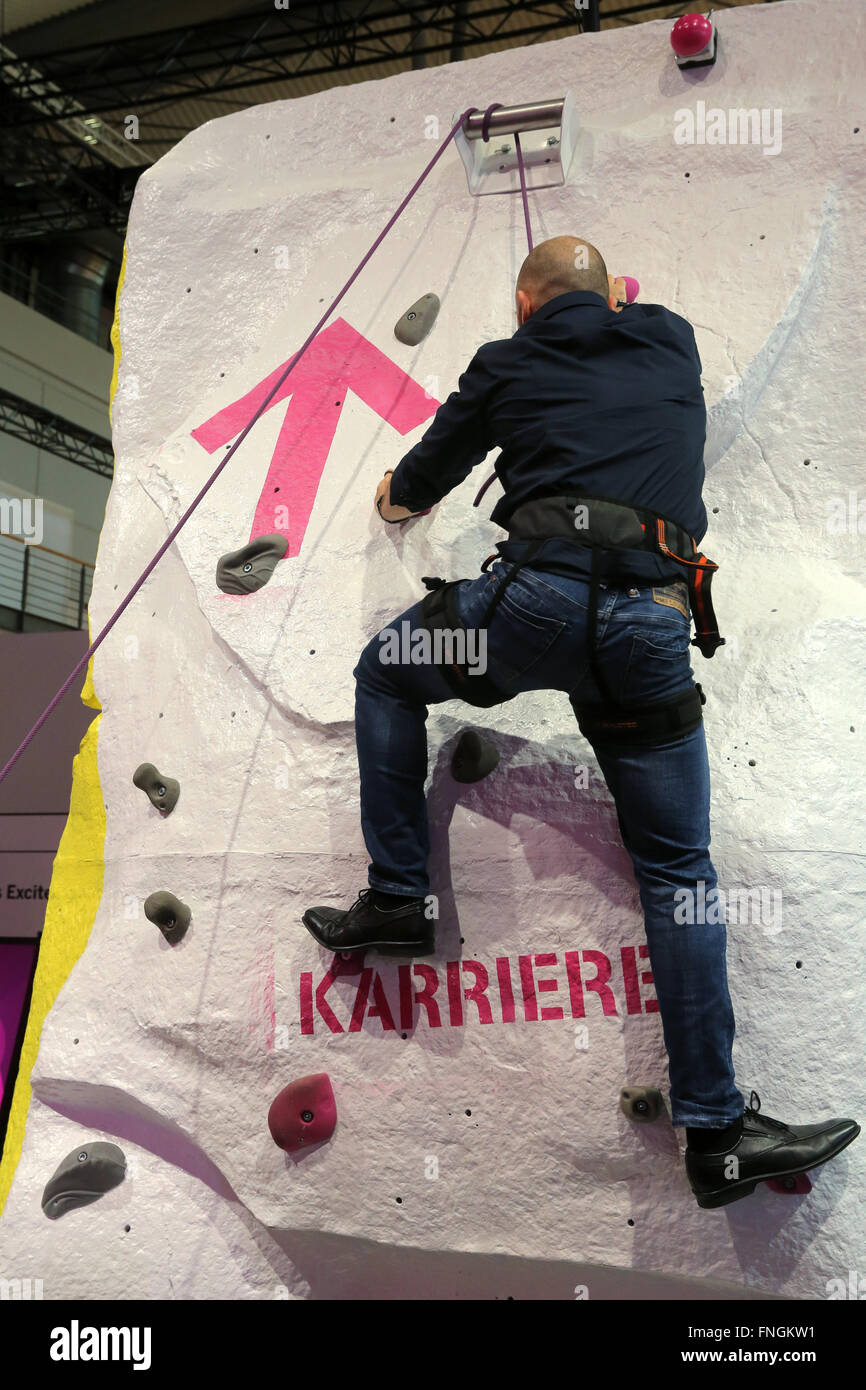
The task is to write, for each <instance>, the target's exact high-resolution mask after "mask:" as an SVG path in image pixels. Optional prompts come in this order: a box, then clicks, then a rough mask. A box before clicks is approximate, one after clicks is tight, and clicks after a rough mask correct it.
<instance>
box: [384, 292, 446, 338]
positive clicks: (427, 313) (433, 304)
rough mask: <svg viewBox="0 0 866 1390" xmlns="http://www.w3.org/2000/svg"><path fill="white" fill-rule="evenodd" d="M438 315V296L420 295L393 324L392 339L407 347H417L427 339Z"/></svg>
mask: <svg viewBox="0 0 866 1390" xmlns="http://www.w3.org/2000/svg"><path fill="white" fill-rule="evenodd" d="M438 313H439V296H438V294H422V296H421V298H420V299H416V300H415V303H414V304H410V305H409V308H408V309H407V310H406V312H405V314H403V315H402V316H401V317H400V318H399V319H398V320H397V322H396V323H395V324H394V337H395V338H397V339H398V341H399V342H401V343H406V344H408V346H409V347H417V346H418V344H419V343H423V341H424V339H425V338H426V337H427V334H428V333H429V332H430V329H431V328H432V327H433V325H434V323H435V322H436V316H437V314H438Z"/></svg>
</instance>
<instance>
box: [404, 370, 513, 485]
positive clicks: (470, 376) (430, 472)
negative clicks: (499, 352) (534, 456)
mask: <svg viewBox="0 0 866 1390" xmlns="http://www.w3.org/2000/svg"><path fill="white" fill-rule="evenodd" d="M491 346H492V344H489V343H485V344H484V346H483V347H481V348H479V350H478V352H477V353H476V354H475V356H474V357H473V359H472V361H471V362H470V363H469V366H468V367H467V368H466V371H465V372H464V373H463V374H462V376H461V377H460V379H459V381H458V383H457V390H456V391H452V392H451V395H450V396H449V397H448V399H447V400H446V401H444V402H443V403H442V405H440V407H439V409H438V410H437V411H436V414H435V415H434V416H433V422H432V424H431V425H430V426H429V428H428V429H427V430H426V431H425V433H424V434H423V436H422V437H421V439H420V440H419V441H418V443H417V444H416V445H415V446H414V448H412V449H410V450H409V452H408V454H404V456H403V458H402V459H401V460H400V462H399V463H398V465H397V467H396V468H395V469H394V472H393V474H392V476H391V491H390V498H391V502H392V503H393V504H394V506H397V507H409V508H410V509H411V510H412V511H414V512H417V511H422V510H423V509H424V508H425V507H432V506H434V505H435V503H436V502H440V501H441V500H442V498H443V497H444V496H445V495H446V493H449V492H450V491H451V490H452V488H455V487H457V485H458V483H462V482H463V479H464V478H466V477H468V476H469V474H470V473H471V472H472V469H473V468H474V467H475V465H476V464H477V463H480V462H481V460H482V459H483V458H485V457H486V456H487V454H489V452H490V450H491V449H492V448H494V447H495V446H494V440H493V439H492V437H491V432H490V423H489V416H488V408H489V405H490V398H491V395H492V392H493V389H494V387H495V386H496V380H497V379H496V375H495V373H494V371H493V370H492V365H491V362H490V359H489V354H488V352H487V349H488V348H490V347H491Z"/></svg>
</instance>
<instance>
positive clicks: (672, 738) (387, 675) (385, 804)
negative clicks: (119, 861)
mask: <svg viewBox="0 0 866 1390" xmlns="http://www.w3.org/2000/svg"><path fill="white" fill-rule="evenodd" d="M623 298H624V295H623V290H622V281H613V280H612V279H611V277H609V276H608V273H607V269H606V267H605V264H604V261H603V259H602V257H601V255H600V254H599V252H598V251H597V250H596V248H595V247H594V246H591V245H590V244H589V243H587V242H585V241H582V240H580V239H579V238H577V237H571V236H559V237H554V238H552V239H551V240H549V241H545V242H543V243H541V244H540V245H539V246H537V247H536V248H535V249H534V250H533V251H532V252H531V253H530V255H528V256H527V258H526V260H525V261H524V263H523V265H522V267H521V270H520V274H519V276H518V280H517V289H516V309H517V321H518V329H517V332H516V333H515V334H514V335H513V337H511V338H510V339H503V340H501V341H498V342H492V343H486V344H484V345H483V346H482V347H481V348H480V349H479V350H478V352H477V353H476V354H475V356H474V358H473V359H472V361H471V362H470V364H469V367H468V368H467V370H466V371H465V372H464V374H463V375H462V376H461V378H460V381H459V385H458V390H457V391H456V392H453V393H452V394H451V395H450V396H449V397H448V399H447V401H445V403H444V404H443V405H442V406H440V408H439V410H438V411H437V412H436V415H435V417H434V420H433V422H432V424H431V425H430V427H429V428H428V429H427V431H426V433H425V434H424V436H423V438H422V439H421V441H420V442H419V443H418V444H416V445H415V447H414V448H413V449H411V450H410V451H409V452H408V453H407V454H406V455H405V457H404V458H403V459H402V460H401V462H400V463H399V465H398V467H397V468H396V469H395V470H394V471H393V472H392V473H390V474H387V475H386V477H385V478H384V479H383V480H382V482H381V483H380V484H379V488H378V490H377V493H376V505H377V507H378V509H379V512H380V515H381V516H382V518H383V520H384V521H385V522H387V523H390V524H396V523H398V522H400V521H402V520H404V519H406V518H407V517H410V516H412V515H414V514H416V513H418V512H420V511H423V510H424V509H427V508H430V507H432V506H433V505H435V504H436V503H437V502H439V501H440V500H441V499H442V498H443V497H444V496H445V495H446V493H448V492H449V491H451V489H452V488H454V487H455V486H457V485H458V484H459V483H460V482H462V481H463V480H464V479H465V478H466V477H467V475H468V474H469V472H470V471H471V470H472V468H474V467H475V465H476V464H477V463H479V462H481V460H482V459H484V458H485V456H486V455H487V453H488V452H489V451H490V450H491V449H492V448H493V447H494V446H497V445H498V446H499V447H500V448H501V453H500V454H499V457H498V459H497V461H496V472H497V475H498V478H499V480H500V482H501V483H502V486H503V488H504V496H503V497H502V499H501V500H500V501H499V502H498V504H497V506H496V507H495V509H494V511H493V513H492V517H493V520H494V521H495V522H497V523H498V524H500V525H501V526H503V528H505V529H507V530H508V532H509V539H508V540H507V541H505V542H500V543H499V546H498V550H499V552H500V556H499V558H498V559H497V560H496V563H495V564H494V565H493V566H492V567H491V568H490V570H489V571H488V572H483V573H482V575H481V577H479V578H478V579H475V580H468V579H467V580H463V581H459V582H457V583H456V584H453V585H444V584H443V581H434V582H435V583H436V584H437V585H439V586H440V589H439V591H438V592H439V597H438V598H437V592H436V591H434V593H433V594H431V595H429V596H428V598H427V599H426V600H425V601H424V603H423V604H415V605H413V607H411V608H409V609H408V610H407V611H406V612H405V613H403V614H401V615H400V616H399V617H398V618H395V619H394V622H393V623H392V624H391V625H390V629H385V630H383V632H382V633H380V634H379V635H378V636H377V637H375V638H374V639H373V640H372V641H371V642H370V643H369V644H368V645H367V647H366V649H365V650H364V652H363V653H362V655H361V657H360V660H359V661H358V664H357V667H356V668H355V672H354V675H355V678H356V706H355V721H356V740H357V749H358V763H359V768H360V775H361V821H362V828H363V832H364V839H365V843H366V846H367V849H368V852H369V854H370V857H371V861H372V862H371V865H370V869H369V884H370V887H369V888H368V889H366V890H365V891H363V892H362V893H361V894H360V896H359V898H358V900H357V902H356V903H355V904H354V905H353V906H352V907H351V908H349V909H348V911H345V910H342V911H341V910H338V909H335V908H329V907H315V908H309V909H308V910H307V912H306V913H305V914H304V918H303V920H304V924H305V926H306V927H307V929H308V930H309V931H310V932H311V933H312V935H313V936H314V937H315V938H316V940H317V941H318V942H319V943H320V944H321V945H323V946H325V947H326V948H327V949H329V950H333V951H352V950H360V949H364V948H366V947H375V948H377V949H379V950H380V951H382V952H383V953H385V954H389V955H401V954H402V955H410V956H412V955H423V954H429V952H431V951H432V950H433V944H434V941H433V923H432V922H431V921H430V920H429V919H428V916H427V913H426V912H425V899H426V897H427V894H428V892H429V881H428V878H427V856H428V852H429V841H428V827H427V815H426V804H425V798H424V783H425V779H426V775H427V740H426V730H425V720H426V717H427V706H429V705H431V704H438V703H440V702H441V701H443V700H448V699H454V698H455V696H462V697H463V698H465V699H467V700H468V701H469V702H470V703H473V704H484V705H490V704H493V703H501V702H502V701H504V700H509V699H512V698H513V697H514V696H515V695H518V694H520V693H521V692H524V691H529V690H558V691H563V692H565V693H566V694H567V695H568V698H569V700H570V702H571V705H572V708H573V709H574V712H575V714H576V716H577V718H578V722H579V725H580V728H581V730H582V732H583V733H584V734H585V736H586V737H587V738H588V739H589V741H590V743H591V744H592V747H593V750H594V752H595V755H596V757H597V759H598V762H599V766H600V767H601V770H602V773H603V775H604V777H605V780H606V782H607V785H608V788H609V789H610V792H611V794H612V796H613V798H614V802H615V804H616V809H617V814H618V819H619V826H620V830H621V833H622V838H623V842H624V844H625V846H626V848H627V849H628V851H629V854H630V855H631V858H632V863H633V865H634V871H635V875H636V878H637V882H638V886H639V890H640V898H641V903H642V906H643V913H644V921H645V926H646V935H647V942H648V946H649V954H650V962H651V965H652V973H653V980H654V983H655V989H656V996H657V999H658V1004H659V1011H660V1014H661V1020H662V1027H663V1033H664V1040H665V1046H666V1048H667V1052H668V1058H669V1072H670V1083H671V1089H670V1097H671V1110H672V1119H673V1123H674V1125H683V1126H685V1127H686V1139H687V1150H686V1168H687V1172H688V1176H689V1180H690V1182H691V1185H692V1188H693V1190H694V1192H695V1194H696V1196H697V1199H698V1202H699V1204H700V1205H701V1206H721V1205H723V1204H725V1203H727V1202H730V1201H734V1200H736V1199H737V1198H738V1197H743V1196H745V1195H747V1193H749V1192H751V1191H753V1190H754V1188H755V1186H756V1184H757V1182H758V1181H760V1180H762V1179H765V1178H771V1177H775V1176H785V1175H788V1174H793V1173H797V1172H802V1171H804V1170H805V1169H808V1168H812V1167H815V1166H816V1165H817V1164H818V1163H822V1162H824V1161H826V1160H827V1159H828V1158H831V1157H833V1156H834V1155H835V1154H837V1153H839V1152H840V1150H841V1149H843V1148H844V1147H845V1146H846V1145H847V1144H849V1143H850V1142H851V1141H852V1140H853V1139H854V1138H856V1136H857V1135H858V1134H859V1132H860V1131H859V1126H858V1125H857V1124H856V1123H855V1122H854V1121H853V1120H830V1121H824V1122H822V1123H820V1124H813V1125H806V1126H799V1127H789V1126H787V1125H784V1124H782V1123H781V1122H780V1121H778V1120H772V1119H770V1118H768V1117H767V1116H764V1115H762V1114H761V1113H760V1100H759V1099H758V1098H757V1097H756V1096H755V1095H754V1092H753V1093H752V1097H750V1100H752V1098H754V1102H755V1103H754V1104H750V1105H749V1106H745V1105H744V1101H743V1096H742V1094H741V1093H740V1091H739V1090H738V1089H737V1087H736V1085H735V1084H734V1069H733V1063H732V1057H731V1048H732V1042H733V1037H734V1015H733V1009H732V1007H731V1001H730V997H729V994H728V983H727V974H726V965H725V944H726V936H725V924H724V915H723V912H722V913H720V912H719V911H718V901H717V892H716V889H717V879H716V872H715V869H714V867H713V864H712V861H711V859H710V856H709V848H708V847H709V843H710V819H709V799H710V783H709V766H708V759H707V750H706V742H705V737H704V728H703V723H702V719H701V705H700V701H701V699H702V696H701V693H700V687H699V686H696V685H695V683H694V682H693V680H692V671H691V667H690V664H689V634H690V631H691V625H690V602H689V600H690V598H691V599H692V606H694V605H696V604H697V603H698V602H699V601H701V602H702V601H703V600H701V599H700V595H701V589H700V581H698V582H697V583H694V582H691V583H689V584H687V583H686V577H687V576H688V574H689V569H688V566H689V565H691V567H692V572H693V573H695V574H697V571H698V568H699V562H703V563H704V565H707V566H710V567H712V562H711V561H709V562H708V561H706V560H705V557H702V556H700V555H699V552H697V546H696V541H697V540H699V539H700V538H701V537H702V536H703V534H704V532H705V531H706V525H707V517H706V511H705V508H704V505H703V502H702V500H701V488H702V484H703V480H704V464H703V447H704V439H705V432H706V410H705V406H704V399H703V390H702V387H701V363H700V359H699V357H698V352H697V346H696V344H695V338H694V333H693V331H692V328H691V326H690V325H689V324H688V323H687V322H686V321H685V319H683V318H681V317H680V316H679V315H677V314H674V313H671V312H670V310H668V309H665V308H663V307H661V306H660V305H657V304H648V305H642V304H632V305H629V306H627V307H624V306H623ZM674 537H675V538H676V544H671V543H670V540H671V538H674ZM658 538H661V540H660V541H659V543H658V544H656V541H657V540H658ZM665 538H668V539H665ZM650 541H652V542H653V545H650V543H649V542H650ZM688 555H692V556H693V557H694V556H696V557H697V559H694V558H693V559H692V560H689V559H688ZM492 558H493V557H491V559H492ZM505 561H508V562H509V564H508V565H506V564H505V563H504V562H505ZM485 568H486V565H485ZM684 571H685V573H684ZM701 573H702V575H703V573H704V572H703V571H702V572H701ZM437 603H438V604H439V606H438V608H437V607H436V604H437ZM710 611H711V610H710ZM437 613H438V618H437V616H436V614H437ZM443 615H444V616H443ZM448 618H450V619H451V623H450V632H451V637H452V638H453V637H454V635H455V632H456V631H457V629H460V630H461V633H464V632H465V635H467V636H468V635H469V634H472V633H475V634H476V635H477V636H479V637H480V638H483V639H484V642H483V643H481V646H482V647H483V648H484V649H485V650H484V655H485V658H486V666H485V669H484V671H483V672H482V670H481V664H482V663H481V662H477V663H476V669H474V670H473V669H472V667H471V666H470V664H469V662H468V661H467V660H466V657H465V653H464V655H463V656H462V657H458V658H457V659H456V660H455V658H454V651H453V649H452V650H451V652H450V653H449V656H448V657H443V656H441V655H440V657H439V664H433V663H431V664H427V665H416V664H409V663H403V664H401V663H395V662H393V661H389V660H386V659H384V655H385V639H386V636H387V634H388V633H389V631H392V632H393V630H396V631H398V632H399V631H401V630H404V628H403V624H405V623H407V622H408V624H409V625H410V630H411V631H413V632H414V631H416V630H417V629H424V630H425V631H427V632H429V633H430V634H431V635H437V632H438V635H439V636H440V637H441V636H442V632H443V628H444V627H445V626H446V619H448ZM696 622H697V616H696ZM705 626H709V627H710V628H712V624H711V623H710V624H708V625H707V624H705ZM705 637H706V640H708V641H709V642H710V646H709V654H711V652H712V649H713V645H714V644H715V643H717V642H718V641H719V640H720V639H719V638H718V635H717V633H716V634H715V636H714V637H713V636H712V635H711V634H710V636H707V635H706V634H705ZM695 640H696V642H700V641H701V637H700V628H699V637H698V638H696V639H695ZM467 650H468V647H467ZM702 650H704V648H703V646H702ZM684 902H685V903H691V905H692V908H693V909H694V907H695V905H696V904H697V905H698V906H699V908H701V909H705V908H706V905H707V904H710V910H709V911H706V910H698V911H694V910H693V911H691V912H689V911H688V910H686V911H685V912H684V911H683V903H684ZM714 906H715V908H716V910H715V911H713V910H712V908H713V907H714ZM732 1157H733V1160H734V1161H733V1162H732V1161H731V1160H732Z"/></svg>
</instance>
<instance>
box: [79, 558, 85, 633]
mask: <svg viewBox="0 0 866 1390" xmlns="http://www.w3.org/2000/svg"><path fill="white" fill-rule="evenodd" d="M83 617H84V566H83V565H82V566H81V569H80V570H79V572H78V626H79V627H81V621H82V618H83Z"/></svg>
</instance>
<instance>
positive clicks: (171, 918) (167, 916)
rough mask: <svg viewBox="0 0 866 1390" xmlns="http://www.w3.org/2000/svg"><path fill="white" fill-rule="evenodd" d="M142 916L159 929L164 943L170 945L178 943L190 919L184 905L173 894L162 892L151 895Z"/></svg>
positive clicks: (190, 916)
mask: <svg viewBox="0 0 866 1390" xmlns="http://www.w3.org/2000/svg"><path fill="white" fill-rule="evenodd" d="M144 915H145V917H146V918H147V920H148V921H149V922H154V923H155V924H156V925H157V926H158V927H159V929H160V931H161V932H162V934H163V936H164V937H165V939H166V941H170V942H171V944H172V945H174V943H175V942H176V941H180V939H181V937H182V936H183V935H184V933H185V931H186V929H187V927H188V926H189V924H190V920H191V918H192V913H191V912H190V910H189V908H188V907H187V905H186V903H182V902H181V901H180V899H179V898H176V897H175V896H174V894H173V893H166V892H164V891H163V892H159V893H151V895H150V897H149V898H148V899H147V901H146V903H145V904H144Z"/></svg>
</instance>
